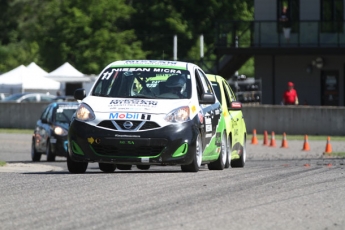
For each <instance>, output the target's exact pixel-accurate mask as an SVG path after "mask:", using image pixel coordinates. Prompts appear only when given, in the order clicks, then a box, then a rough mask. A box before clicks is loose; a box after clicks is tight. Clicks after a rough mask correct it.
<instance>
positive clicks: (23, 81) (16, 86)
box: [0, 64, 61, 94]
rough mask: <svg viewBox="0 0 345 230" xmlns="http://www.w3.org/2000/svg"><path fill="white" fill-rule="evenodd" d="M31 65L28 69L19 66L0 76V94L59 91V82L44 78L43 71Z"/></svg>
mask: <svg viewBox="0 0 345 230" xmlns="http://www.w3.org/2000/svg"><path fill="white" fill-rule="evenodd" d="M35 65H36V64H32V65H31V67H30V68H27V67H25V66H24V65H20V66H18V67H17V68H15V69H13V70H11V71H9V72H7V73H4V74H2V75H1V76H0V92H3V93H16V92H27V91H30V92H33V91H35V92H52V93H54V94H55V93H56V91H57V90H59V89H60V85H61V83H60V82H57V81H54V80H51V79H48V78H45V77H44V72H42V71H44V70H42V71H39V69H38V68H40V67H38V66H37V65H36V66H37V68H36V67H33V66H35Z"/></svg>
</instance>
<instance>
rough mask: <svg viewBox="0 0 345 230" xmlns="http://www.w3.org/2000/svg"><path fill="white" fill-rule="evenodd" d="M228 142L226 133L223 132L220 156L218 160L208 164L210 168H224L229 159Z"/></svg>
mask: <svg viewBox="0 0 345 230" xmlns="http://www.w3.org/2000/svg"><path fill="white" fill-rule="evenodd" d="M227 153H228V151H227V144H226V135H225V133H224V132H223V134H222V139H221V147H220V153H219V157H218V159H217V160H216V161H214V162H211V163H209V164H207V166H208V169H209V170H223V169H224V167H225V164H226V161H227V158H228V157H227Z"/></svg>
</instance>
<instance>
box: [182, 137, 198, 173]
mask: <svg viewBox="0 0 345 230" xmlns="http://www.w3.org/2000/svg"><path fill="white" fill-rule="evenodd" d="M202 151H203V148H202V140H201V136H200V134H198V136H197V138H196V140H195V152H194V153H193V161H192V163H190V164H189V165H181V170H182V172H198V171H199V168H200V166H201V162H202Z"/></svg>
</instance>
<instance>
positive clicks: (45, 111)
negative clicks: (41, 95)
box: [41, 106, 50, 119]
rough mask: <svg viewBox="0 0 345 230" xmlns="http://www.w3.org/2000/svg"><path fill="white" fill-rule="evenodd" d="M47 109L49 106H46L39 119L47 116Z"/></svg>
mask: <svg viewBox="0 0 345 230" xmlns="http://www.w3.org/2000/svg"><path fill="white" fill-rule="evenodd" d="M49 109H50V106H48V107H47V108H46V109H45V110H44V111H43V113H42V115H41V119H44V118H45V119H47V116H48V112H49Z"/></svg>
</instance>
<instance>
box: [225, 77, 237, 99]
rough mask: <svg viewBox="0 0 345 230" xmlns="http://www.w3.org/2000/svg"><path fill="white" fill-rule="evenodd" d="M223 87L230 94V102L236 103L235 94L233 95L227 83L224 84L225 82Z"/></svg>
mask: <svg viewBox="0 0 345 230" xmlns="http://www.w3.org/2000/svg"><path fill="white" fill-rule="evenodd" d="M225 87H226V88H227V89H228V90H229V92H230V98H231V101H237V100H236V96H235V94H234V91H232V89H231V87H230V85H229V83H228V82H226V81H225Z"/></svg>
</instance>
